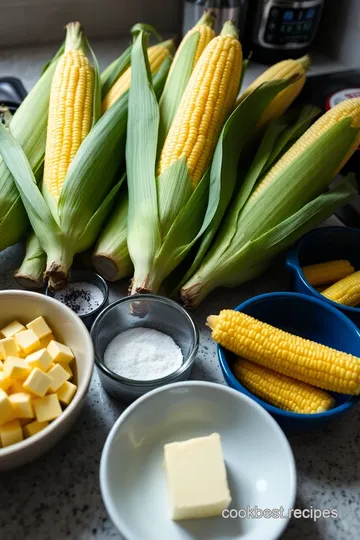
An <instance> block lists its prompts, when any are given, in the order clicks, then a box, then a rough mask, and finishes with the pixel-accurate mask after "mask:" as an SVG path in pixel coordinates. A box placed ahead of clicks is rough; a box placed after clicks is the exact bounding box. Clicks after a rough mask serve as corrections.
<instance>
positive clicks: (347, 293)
mask: <svg viewBox="0 0 360 540" xmlns="http://www.w3.org/2000/svg"><path fill="white" fill-rule="evenodd" d="M321 294H323V295H324V296H325V297H326V298H328V299H329V300H332V301H333V302H338V303H339V304H343V305H344V306H357V305H358V304H360V271H358V272H355V273H353V274H350V275H349V276H347V277H344V278H343V279H340V281H337V282H336V283H334V284H333V285H331V287H328V288H327V289H325V290H324V291H323V292H322V293H321Z"/></svg>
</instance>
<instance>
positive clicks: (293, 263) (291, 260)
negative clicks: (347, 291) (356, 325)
mask: <svg viewBox="0 0 360 540" xmlns="http://www.w3.org/2000/svg"><path fill="white" fill-rule="evenodd" d="M324 230H325V231H329V232H331V231H333V232H335V231H336V232H338V231H339V230H342V231H343V232H344V231H351V232H352V233H355V234H358V235H359V240H360V230H359V229H355V228H354V227H342V226H340V225H339V226H338V227H320V228H318V229H314V230H312V231H310V232H308V233H307V234H305V235H304V236H303V237H302V238H301V239H300V240H299V241H298V242H297V244H296V245H295V247H294V248H292V249H290V250H289V251H288V254H287V256H286V265H287V267H288V268H290V270H293V271H295V272H296V273H297V274H298V276H299V278H300V279H301V281H302V283H303V285H304V286H305V287H306V288H307V289H310V291H311V292H312V294H313V295H314V296H315V297H316V298H319V299H320V300H322V302H325V303H326V304H330V305H331V306H333V307H335V308H336V309H340V310H341V311H349V312H351V313H357V314H359V313H360V307H359V308H357V307H352V306H344V305H341V304H338V303H337V302H334V301H333V300H330V299H329V298H325V297H324V296H323V295H322V294H320V293H319V291H317V290H316V289H314V287H312V286H311V285H310V283H309V282H308V281H307V280H306V279H305V276H304V273H303V271H302V270H301V266H300V264H299V251H300V249H301V247H302V244H303V242H305V241H306V240H307V239H308V238H309V236H314V235H321V232H322V231H324ZM345 234H346V232H345Z"/></svg>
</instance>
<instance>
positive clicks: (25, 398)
mask: <svg viewBox="0 0 360 540" xmlns="http://www.w3.org/2000/svg"><path fill="white" fill-rule="evenodd" d="M9 399H10V403H11V405H12V407H13V409H14V412H15V416H16V418H34V410H33V406H32V403H31V396H30V395H29V394H27V393H26V392H21V393H20V392H19V393H17V394H11V396H9Z"/></svg>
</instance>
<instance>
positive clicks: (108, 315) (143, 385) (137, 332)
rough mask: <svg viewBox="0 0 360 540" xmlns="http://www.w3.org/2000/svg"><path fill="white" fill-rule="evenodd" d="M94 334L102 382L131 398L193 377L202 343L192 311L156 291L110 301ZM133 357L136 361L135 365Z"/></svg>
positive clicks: (118, 394)
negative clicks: (192, 372) (148, 364)
mask: <svg viewBox="0 0 360 540" xmlns="http://www.w3.org/2000/svg"><path fill="white" fill-rule="evenodd" d="M154 331H155V332H154ZM157 333H160V334H158V335H157ZM91 337H92V339H93V343H94V347H95V363H96V367H97V369H98V374H99V377H100V381H101V383H102V385H103V386H104V388H105V390H107V392H109V393H110V394H111V395H112V396H114V397H116V398H120V399H123V400H125V401H133V400H134V399H136V398H138V397H139V396H141V395H143V394H145V393H146V392H149V391H150V390H153V389H155V388H159V387H160V386H163V385H165V384H169V383H173V382H177V381H183V380H186V379H188V377H189V375H190V372H191V369H192V366H193V363H194V361H195V357H196V354H197V350H198V345H199V336H198V330H197V328H196V326H195V324H194V322H193V320H192V319H191V317H190V315H189V314H188V313H187V312H186V311H185V310H184V309H183V308H182V307H181V306H180V305H179V304H177V303H176V302H174V301H172V300H169V299H168V298H164V297H162V296H156V295H152V294H144V295H137V296H130V297H126V298H122V299H121V300H118V301H117V302H114V303H113V304H111V305H109V306H108V307H107V308H106V309H105V310H103V311H102V312H101V313H100V315H99V316H98V317H97V319H96V320H95V322H94V324H93V326H92V328H91ZM180 352H181V356H180ZM146 354H147V356H148V362H149V363H150V362H152V366H151V367H150V366H146V362H145V360H146ZM170 355H171V356H172V358H171V359H170V358H169V356H170ZM132 360H133V363H134V364H136V365H134V366H132V368H131V369H130V364H131V361H132ZM171 368H173V369H171ZM126 375H127V376H126Z"/></svg>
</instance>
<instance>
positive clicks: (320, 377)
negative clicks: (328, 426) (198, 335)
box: [207, 309, 360, 395]
mask: <svg viewBox="0 0 360 540" xmlns="http://www.w3.org/2000/svg"><path fill="white" fill-rule="evenodd" d="M207 324H208V326H209V327H210V328H211V329H212V338H213V339H214V340H215V341H216V342H217V343H219V344H220V345H222V346H223V347H225V348H226V349H229V350H230V351H232V352H234V353H235V354H236V355H238V356H241V357H243V358H246V359H247V360H251V361H252V362H255V363H257V364H259V365H261V366H264V367H267V368H269V369H273V370H274V371H277V372H278V373H282V374H283V375H287V376H288V377H292V378H294V379H297V380H299V381H302V382H305V383H308V384H311V385H313V386H317V387H319V388H323V389H324V390H330V391H333V392H341V393H343V394H351V395H359V394H360V359H359V358H357V357H355V356H353V355H351V354H347V353H344V352H341V351H337V350H335V349H332V348H330V347H327V346H326V345H321V344H320V343H315V342H314V341H310V340H309V339H304V338H301V337H299V336H295V335H293V334H289V333H288V332H285V331H284V330H280V329H279V328H275V327H274V326H271V325H270V324H267V323H264V322H261V321H258V320H257V319H254V318H253V317H250V316H249V315H246V314H245V313H241V312H239V311H233V310H230V309H224V310H222V311H221V312H220V314H219V315H210V317H208V319H207Z"/></svg>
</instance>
